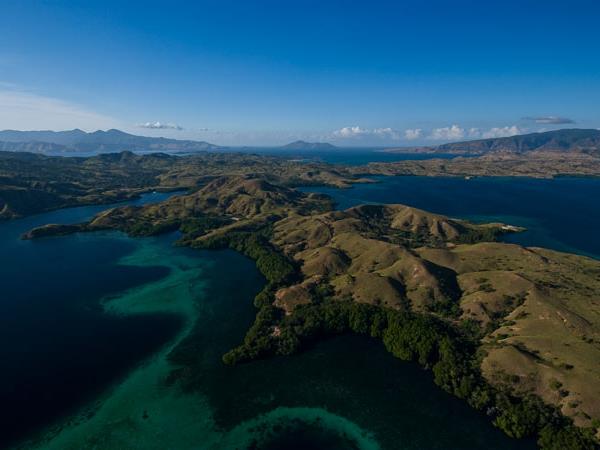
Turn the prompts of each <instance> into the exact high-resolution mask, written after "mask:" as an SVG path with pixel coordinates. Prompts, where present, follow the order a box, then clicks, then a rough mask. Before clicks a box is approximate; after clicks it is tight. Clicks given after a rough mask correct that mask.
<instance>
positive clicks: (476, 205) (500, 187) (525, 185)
mask: <svg viewBox="0 0 600 450" xmlns="http://www.w3.org/2000/svg"><path fill="white" fill-rule="evenodd" d="M376 179H377V180H378V181H379V183H375V184H363V185H354V187H352V188H350V189H334V188H325V187H315V188H306V189H302V190H304V191H306V192H322V193H325V194H328V195H330V196H331V197H333V199H334V200H335V201H336V202H337V207H338V208H339V209H345V208H349V207H351V206H354V205H358V204H361V203H403V204H407V205H411V206H414V207H417V208H421V209H425V210H428V211H432V212H436V213H440V214H445V215H448V216H450V217H456V218H462V219H469V220H474V221H479V222H494V221H500V222H505V223H509V224H511V225H518V226H523V227H526V228H527V231H526V232H524V233H518V234H513V235H509V236H508V237H507V239H506V240H507V241H509V242H514V243H518V244H521V245H527V246H539V247H547V248H552V249H555V250H560V251H567V252H573V253H579V254H583V255H587V256H592V257H596V258H600V235H599V234H598V230H600V179H598V178H557V179H550V180H545V179H544V180H541V179H533V178H474V179H471V180H465V179H463V178H450V177H447V178H443V177H440V178H431V177H376Z"/></svg>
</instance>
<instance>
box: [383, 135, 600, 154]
mask: <svg viewBox="0 0 600 450" xmlns="http://www.w3.org/2000/svg"><path fill="white" fill-rule="evenodd" d="M386 151H387V152H391V153H462V154H478V155H481V154H487V153H530V152H536V151H537V152H541V151H544V152H559V153H588V154H592V155H597V156H600V130H596V129H581V128H569V129H562V130H552V131H544V132H538V133H527V134H518V135H515V136H508V137H500V138H490V139H476V140H472V141H460V142H449V143H446V144H440V145H436V146H422V147H405V148H390V149H387V150H386Z"/></svg>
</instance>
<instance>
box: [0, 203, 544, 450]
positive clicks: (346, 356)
mask: <svg viewBox="0 0 600 450" xmlns="http://www.w3.org/2000/svg"><path fill="white" fill-rule="evenodd" d="M343 192H345V193H349V192H351V191H343ZM354 192H357V191H354ZM165 195H166V194H148V195H146V196H144V197H143V198H142V199H140V200H138V201H136V203H138V204H139V203H144V202H152V201H158V200H161V199H163V198H165ZM106 207H107V206H91V207H81V208H71V209H64V210H59V211H54V212H50V213H46V214H40V215H37V216H33V217H29V218H25V219H21V220H15V221H11V222H4V223H1V224H0V263H1V265H0V267H1V268H2V270H1V272H0V283H2V286H3V291H2V297H1V298H0V359H1V360H2V362H3V364H2V370H1V371H0V400H1V404H2V409H1V412H0V415H1V417H0V423H1V424H2V433H0V448H5V447H8V448H10V447H12V446H14V445H15V443H16V442H22V441H23V440H24V439H25V440H26V441H27V442H28V443H27V444H26V445H24V447H26V448H43V449H57V450H68V449H77V450H81V449H86V448H94V449H103V448H111V449H114V448H128V449H130V448H140V449H165V448H173V449H177V450H186V449H202V448H215V449H217V448H219V449H223V448H260V449H281V448H286V449H325V448H327V449H422V448H431V449H449V448H461V449H526V448H534V445H533V443H532V442H528V441H515V440H512V439H510V438H508V437H506V436H505V435H504V434H502V433H501V432H500V431H499V430H497V429H495V428H494V427H493V426H492V425H491V424H490V423H489V421H488V420H487V418H485V417H483V416H482V415H480V414H478V413H476V412H475V411H473V410H471V409H470V408H469V407H468V406H467V405H466V404H465V403H463V402H462V401H460V400H458V399H456V398H454V397H452V396H450V395H448V394H446V393H445V392H443V391H441V390H440V389H438V388H437V387H436V386H435V385H434V384H433V381H432V377H431V374H430V373H429V372H427V371H424V370H422V369H421V368H419V367H418V366H417V365H415V364H412V363H405V362H402V361H400V360H398V359H395V358H393V357H392V356H391V355H390V354H388V353H387V352H386V351H385V349H384V348H383V346H382V345H381V343H379V342H377V341H375V340H371V339H368V338H364V337H358V336H341V337H338V338H335V339H330V340H326V341H324V342H322V343H320V344H318V345H315V346H314V347H313V348H311V349H309V350H307V351H305V352H303V353H301V354H299V355H295V356H291V357H279V358H272V359H268V360H262V361H256V362H252V363H249V364H244V365H240V366H237V367H227V366H224V365H223V364H222V363H221V356H222V354H223V353H224V352H226V351H227V350H229V349H230V348H232V347H233V346H235V345H236V344H237V343H239V342H240V341H241V339H243V336H244V334H245V332H246V330H247V328H248V327H249V325H250V324H251V323H252V321H253V318H254V314H255V309H254V307H253V305H252V298H253V297H254V295H255V294H256V293H257V292H258V291H259V290H260V289H261V287H262V286H263V284H264V279H263V278H262V276H261V275H260V274H259V273H258V272H257V270H256V268H255V266H254V263H253V262H252V261H250V260H249V259H247V258H245V257H243V256H241V255H239V254H237V253H235V252H233V251H196V250H191V249H187V248H180V247H175V246H173V245H172V244H173V242H174V241H175V240H176V239H177V237H178V236H177V235H176V234H169V235H164V236H160V237H151V238H142V239H132V238H128V237H126V236H124V235H123V234H121V233H116V232H97V233H89V234H76V235H72V236H66V237H56V238H47V239H40V240H35V241H21V240H19V235H20V234H21V233H23V232H25V231H27V230H28V229H30V228H31V227H34V226H37V225H40V224H44V223H49V222H52V223H71V222H79V221H83V220H86V219H88V218H90V217H91V216H92V215H93V214H95V213H97V212H98V211H100V210H102V209H104V208H106ZM192 330H195V331H194V333H195V337H194V340H193V345H190V346H188V347H186V348H188V349H189V350H188V351H189V355H190V358H194V360H195V361H196V365H197V366H198V367H201V368H202V369H201V370H200V371H199V373H198V374H197V375H198V376H199V377H200V383H199V384H198V385H199V388H198V389H197V390H196V391H192V392H182V391H181V390H179V389H178V388H177V386H176V385H173V384H170V383H168V382H167V381H166V380H168V379H169V374H170V373H171V371H172V370H173V369H174V367H173V366H172V365H171V364H170V362H169V360H168V354H169V352H170V351H171V350H172V349H173V348H174V347H175V346H177V345H178V344H180V343H182V342H185V341H184V339H185V337H186V336H187V335H188V334H189V333H190V332H192Z"/></svg>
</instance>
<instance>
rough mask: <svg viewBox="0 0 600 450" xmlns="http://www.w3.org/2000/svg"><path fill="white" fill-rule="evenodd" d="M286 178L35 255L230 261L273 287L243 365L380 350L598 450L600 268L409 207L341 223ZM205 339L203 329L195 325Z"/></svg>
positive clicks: (242, 183)
mask: <svg viewBox="0 0 600 450" xmlns="http://www.w3.org/2000/svg"><path fill="white" fill-rule="evenodd" d="M284 179H285V178H282V179H280V180H276V177H274V176H271V177H269V179H267V178H266V177H265V176H261V175H256V174H254V175H250V174H246V175H243V174H236V175H224V176H218V177H215V178H213V179H212V180H211V181H209V182H208V183H207V184H205V185H204V186H203V187H201V188H200V189H198V190H196V191H194V192H191V193H189V194H187V195H180V196H176V197H173V198H171V199H168V200H166V201H163V202H161V203H157V204H152V205H145V206H141V207H134V206H123V207H116V208H111V209H108V210H106V211H104V212H102V213H100V214H98V215H97V216H96V217H94V218H93V219H92V220H90V221H89V222H85V223H80V224H71V225H47V226H43V227H40V228H36V229H34V230H31V231H30V232H29V233H27V234H26V235H25V236H24V237H25V238H27V239H31V238H38V237H47V236H51V235H62V234H69V233H73V232H88V231H95V230H106V229H114V230H121V231H124V232H126V233H128V234H129V235H132V236H148V235H155V234H160V233H164V232H169V231H175V230H178V231H179V232H180V233H181V238H180V239H179V244H180V245H185V246H189V247H192V248H202V249H214V248H226V247H229V248H233V249H236V250H238V251H240V252H242V253H244V254H246V255H247V256H249V257H250V258H252V259H254V260H255V261H256V265H257V267H258V269H259V270H260V271H261V272H262V273H263V275H264V276H265V278H266V280H267V283H266V285H265V287H264V289H263V290H262V291H261V292H260V293H259V294H258V295H257V296H256V298H255V306H256V308H257V315H256V320H255V323H254V325H252V327H251V328H250V329H249V330H248V332H247V334H246V337H245V339H244V341H243V342H242V343H240V345H239V346H238V347H236V348H233V349H232V350H231V351H229V352H228V353H226V354H225V355H223V361H224V362H225V363H226V364H238V363H242V362H244V361H249V360H252V359H256V358H265V357H269V356H271V355H286V354H290V353H293V352H297V351H300V350H301V349H302V348H303V347H304V346H305V345H306V344H308V343H309V342H311V341H315V340H318V339H323V338H325V337H327V336H331V335H335V334H340V333H348V332H352V333H358V334H362V335H367V336H372V337H374V338H377V339H381V340H382V341H383V344H384V345H385V347H386V348H387V349H388V351H390V352H391V353H392V354H393V355H394V356H396V357H398V358H400V359H403V360H409V361H415V362H417V363H419V364H421V365H422V366H423V367H425V368H428V369H431V370H432V371H433V374H434V381H435V383H436V384H438V385H439V386H440V387H441V388H442V389H444V390H446V391H448V392H450V393H452V394H454V395H456V396H458V397H460V398H462V399H464V400H465V401H466V402H468V403H469V404H470V405H471V406H472V407H473V408H476V409H478V410H480V411H482V412H483V413H485V414H487V415H488V416H489V418H490V420H492V421H493V423H494V424H495V425H496V426H498V427H499V428H501V429H502V430H503V431H504V432H506V433H507V434H508V435H509V436H512V437H516V438H524V437H536V439H538V444H539V445H540V447H542V448H546V449H551V448H562V449H569V448H572V449H576V448H594V446H595V445H596V440H595V439H596V438H595V436H594V435H595V434H596V432H597V427H598V420H599V419H600V402H599V401H598V399H600V392H599V391H598V384H597V382H596V380H597V378H598V376H600V373H599V372H598V366H597V361H598V359H599V358H600V353H599V350H598V344H597V343H598V339H599V338H598V336H599V335H600V322H599V320H598V317H600V314H599V313H600V310H599V306H598V304H597V302H595V301H594V297H593V293H594V292H597V291H598V290H599V289H600V278H599V274H600V262H598V261H596V260H593V259H589V258H586V257H582V256H576V255H570V254H565V253H560V252H555V251H551V250H545V249H541V248H524V247H521V246H518V245H513V244H505V243H500V242H497V238H498V237H499V236H501V235H502V234H505V233H510V232H518V231H519V230H518V229H515V228H513V227H510V226H507V225H505V224H499V223H498V224H472V223H469V222H465V221H461V220H455V219H451V218H448V217H445V216H441V215H438V214H434V213H430V212H426V211H422V210H418V209H415V208H412V207H410V206H405V205H362V206H357V207H353V208H350V209H348V210H345V211H334V210H332V208H331V202H330V201H329V199H328V198H327V197H326V196H323V195H319V194H304V193H301V192H299V191H297V190H295V189H293V188H292V187H290V186H286V185H284V183H282V182H281V181H282V180H284ZM196 326H200V325H196ZM194 336H195V333H194V332H191V333H190V334H189V336H188V337H187V338H185V339H184V340H183V341H182V342H181V344H179V345H178V346H177V347H176V348H174V349H173V351H172V352H171V354H170V358H171V360H172V361H173V362H174V363H176V366H177V367H180V368H181V369H179V370H176V371H175V372H174V373H173V375H172V377H171V378H172V381H173V382H178V383H181V385H182V386H184V387H185V388H186V389H191V390H193V389H195V383H196V382H197V381H196V380H197V379H198V378H197V377H196V376H195V375H194V374H195V372H196V371H197V370H198V368H196V367H195V365H194V361H195V360H194V358H190V357H189V356H190V355H189V354H188V352H189V351H191V350H190V349H193V348H194V345H193V340H194ZM557 443H559V447H557V446H556V445H557Z"/></svg>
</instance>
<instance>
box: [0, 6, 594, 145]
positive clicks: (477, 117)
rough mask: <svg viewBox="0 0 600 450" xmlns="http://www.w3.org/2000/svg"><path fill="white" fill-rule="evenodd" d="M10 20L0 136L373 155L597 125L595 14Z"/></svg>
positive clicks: (184, 11)
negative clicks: (32, 133) (61, 133)
mask: <svg viewBox="0 0 600 450" xmlns="http://www.w3.org/2000/svg"><path fill="white" fill-rule="evenodd" d="M191 3H193V4H191ZM0 17H1V19H2V27H1V29H0V129H21V130H32V129H53V130H65V129H73V128H81V129H84V130H86V131H93V130H96V129H108V128H119V129H122V130H124V131H127V132H131V133H134V134H142V135H148V136H167V137H173V138H179V139H197V140H205V141H209V142H213V143H216V144H220V145H249V146H261V145H280V144H285V143H287V142H290V141H293V140H297V139H302V140H308V141H328V142H332V143H334V144H337V145H342V146H359V147H360V146H407V145H433V144H436V143H441V142H447V141H458V140H465V139H476V138H486V137H496V136H508V135H513V134H521V133H526V132H533V131H543V130H550V129H556V128H565V127H571V128H573V127H577V128H599V127H600V108H599V107H598V105H600V27H599V26H598V17H600V2H598V1H597V0H587V1H584V0H570V1H568V2H566V1H564V0H563V1H554V0H546V1H541V0H537V1H533V0H520V1H513V0H502V1H500V0H497V1H466V0H453V1H451V0H447V1H441V0H437V1H433V0H431V1H427V0H421V1H417V0H412V1H400V0H398V1H377V0H371V1H350V0H347V1H329V0H320V1H309V0H306V1H295V0H278V1H262V0H252V1H251V0H238V1H231V0H219V1H201V0H200V1H195V2H179V1H168V2H167V1H164V0H163V1H161V2H154V1H152V0H147V1H144V2H136V1H110V0H105V1H93V0H88V1H76V0H71V1H29V0H2V2H0Z"/></svg>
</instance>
